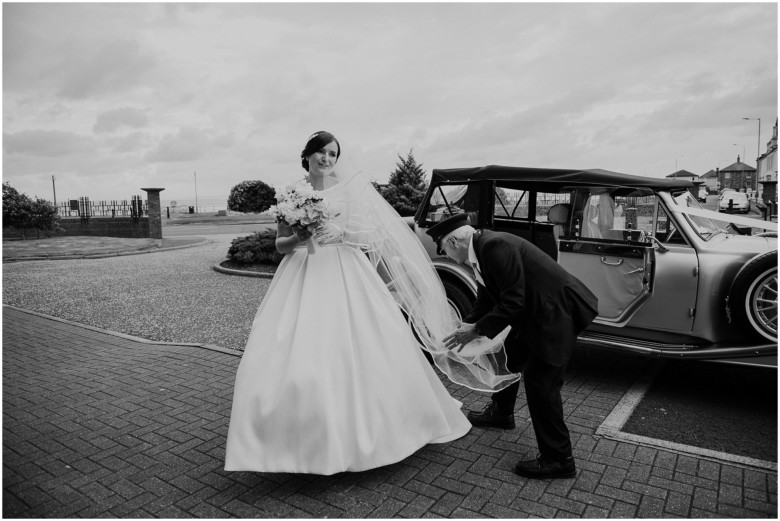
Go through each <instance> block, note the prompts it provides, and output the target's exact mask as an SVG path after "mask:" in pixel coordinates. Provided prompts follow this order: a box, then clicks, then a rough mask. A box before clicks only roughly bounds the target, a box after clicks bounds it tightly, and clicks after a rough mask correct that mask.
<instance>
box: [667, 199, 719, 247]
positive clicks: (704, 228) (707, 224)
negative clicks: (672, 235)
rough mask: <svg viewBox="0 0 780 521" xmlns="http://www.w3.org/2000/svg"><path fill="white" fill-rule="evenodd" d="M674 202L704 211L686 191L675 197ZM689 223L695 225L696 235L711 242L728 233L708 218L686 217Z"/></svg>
mask: <svg viewBox="0 0 780 521" xmlns="http://www.w3.org/2000/svg"><path fill="white" fill-rule="evenodd" d="M674 202H675V203H677V204H678V205H680V206H685V207H688V208H699V209H703V208H702V206H701V205H700V204H699V202H698V201H697V200H696V198H695V197H693V196H692V195H691V193H690V192H688V191H685V192H682V193H681V194H679V195H677V196H675V197H674ZM685 218H686V219H688V221H690V223H691V225H693V229H694V230H695V231H696V233H697V234H698V235H699V237H701V238H702V239H704V240H705V241H706V240H709V239H711V238H712V237H714V236H715V235H717V234H719V233H725V232H726V231H725V230H724V229H723V228H721V227H719V226H718V225H717V224H716V223H715V221H713V220H712V219H710V218H708V217H699V216H698V215H686V216H685Z"/></svg>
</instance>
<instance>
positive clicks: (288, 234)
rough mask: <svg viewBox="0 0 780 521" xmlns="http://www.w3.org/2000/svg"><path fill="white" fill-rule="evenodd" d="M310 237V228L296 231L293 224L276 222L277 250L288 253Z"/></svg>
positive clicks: (284, 253)
mask: <svg viewBox="0 0 780 521" xmlns="http://www.w3.org/2000/svg"><path fill="white" fill-rule="evenodd" d="M309 237H311V232H310V231H309V230H305V229H304V230H300V231H298V232H297V233H296V232H295V231H294V230H293V229H292V227H291V226H288V225H287V224H285V223H284V222H282V221H279V222H278V223H277V224H276V251H278V252H279V253H281V254H283V255H286V254H288V253H290V252H291V251H293V250H294V249H295V247H296V246H298V244H299V243H301V242H303V241H305V240H306V239H308V238H309Z"/></svg>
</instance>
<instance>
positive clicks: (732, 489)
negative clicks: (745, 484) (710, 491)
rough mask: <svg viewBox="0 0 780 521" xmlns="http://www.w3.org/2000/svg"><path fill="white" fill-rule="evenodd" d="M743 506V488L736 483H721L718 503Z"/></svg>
mask: <svg viewBox="0 0 780 521" xmlns="http://www.w3.org/2000/svg"><path fill="white" fill-rule="evenodd" d="M720 503H725V504H728V505H734V506H742V489H741V488H740V487H737V486H736V485H729V484H728V483H721V485H720V487H719V488H718V504H720Z"/></svg>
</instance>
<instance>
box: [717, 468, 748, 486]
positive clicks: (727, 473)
mask: <svg viewBox="0 0 780 521" xmlns="http://www.w3.org/2000/svg"><path fill="white" fill-rule="evenodd" d="M742 477H743V471H742V469H741V468H739V467H734V466H732V465H723V466H722V467H721V471H720V480H721V482H723V483H728V484H730V485H735V486H738V487H741V486H742Z"/></svg>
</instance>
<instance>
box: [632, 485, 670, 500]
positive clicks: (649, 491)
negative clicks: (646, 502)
mask: <svg viewBox="0 0 780 521" xmlns="http://www.w3.org/2000/svg"><path fill="white" fill-rule="evenodd" d="M623 490H630V491H631V492H636V493H637V494H641V495H642V496H650V497H654V498H658V499H661V500H665V499H666V497H667V495H668V491H667V490H666V489H662V488H659V487H654V486H652V485H647V484H645V483H636V482H634V481H629V480H626V481H625V482H624V483H623Z"/></svg>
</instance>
